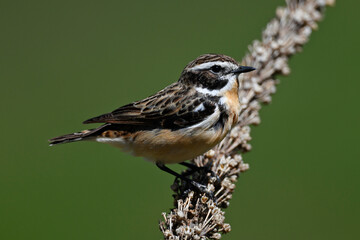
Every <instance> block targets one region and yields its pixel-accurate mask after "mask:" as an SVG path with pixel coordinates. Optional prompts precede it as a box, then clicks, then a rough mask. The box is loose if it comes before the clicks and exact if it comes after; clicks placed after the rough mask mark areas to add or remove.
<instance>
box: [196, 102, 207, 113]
mask: <svg viewBox="0 0 360 240" xmlns="http://www.w3.org/2000/svg"><path fill="white" fill-rule="evenodd" d="M204 110H205V107H204V104H203V103H202V104H200V105H199V106H197V107H196V108H195V109H194V112H200V111H204Z"/></svg>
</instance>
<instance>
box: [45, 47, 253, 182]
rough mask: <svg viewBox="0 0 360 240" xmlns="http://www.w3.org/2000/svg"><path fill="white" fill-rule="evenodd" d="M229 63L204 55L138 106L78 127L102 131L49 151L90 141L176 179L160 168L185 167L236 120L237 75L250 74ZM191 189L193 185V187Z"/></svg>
mask: <svg viewBox="0 0 360 240" xmlns="http://www.w3.org/2000/svg"><path fill="white" fill-rule="evenodd" d="M254 70H255V68H253V67H250V66H241V65H240V64H239V63H238V62H237V61H236V60H235V59H233V58H232V57H229V56H226V55H222V54H204V55H201V56H199V57H197V58H196V59H195V60H193V61H191V62H190V63H188V64H187V65H186V67H185V68H184V69H183V71H182V72H181V75H180V77H179V80H178V81H177V82H175V83H173V84H171V85H169V86H167V87H165V88H164V89H163V90H161V91H159V92H157V93H155V94H154V95H151V96H149V97H147V98H145V99H143V100H139V101H135V102H132V103H130V104H127V105H124V106H122V107H119V108H117V109H115V110H114V111H112V112H110V113H105V114H102V115H99V116H97V117H93V118H90V119H88V120H86V121H84V122H83V123H84V124H90V123H102V124H103V125H101V126H99V127H97V128H93V129H88V130H83V131H81V132H76V133H71V134H67V135H63V136H59V137H55V138H52V139H50V140H49V142H50V145H51V146H52V145H57V144H61V143H69V142H77V141H83V140H89V141H96V142H100V143H106V144H110V145H112V146H115V147H119V148H120V149H122V150H123V151H126V152H130V153H131V154H133V155H135V156H141V157H144V158H145V159H147V160H149V161H151V162H154V163H156V165H157V166H158V167H159V168H160V169H162V170H164V171H166V172H169V173H171V174H173V175H175V176H177V177H180V178H182V179H184V177H183V176H181V175H179V174H177V173H176V172H174V171H172V170H171V169H169V168H168V167H166V166H165V164H174V163H180V164H183V165H185V166H188V167H191V165H190V164H188V163H185V161H186V160H191V159H193V158H195V157H197V156H199V155H201V154H203V153H205V152H207V151H208V150H210V149H211V148H213V147H214V146H215V145H217V144H218V143H219V142H220V141H221V140H222V139H223V138H224V137H225V136H226V135H227V134H228V133H229V132H230V130H231V129H232V128H233V127H234V126H235V125H236V123H237V122H238V118H239V114H240V102H239V96H238V92H239V90H240V89H241V88H242V83H241V77H240V74H242V73H247V72H251V71H254ZM193 184H195V185H196V183H193Z"/></svg>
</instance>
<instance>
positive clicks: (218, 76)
mask: <svg viewBox="0 0 360 240" xmlns="http://www.w3.org/2000/svg"><path fill="white" fill-rule="evenodd" d="M253 70H255V68H253V67H246V66H240V65H239V64H238V63H237V62H236V61H235V60H234V59H233V58H231V57H229V56H226V55H220V54H205V55H201V56H199V57H198V58H196V59H195V60H193V61H192V62H190V63H189V64H188V65H187V66H186V67H185V69H184V70H183V72H182V73H181V76H180V79H179V81H180V82H182V83H184V84H187V85H190V86H193V87H195V88H196V90H197V91H199V92H201V93H204V94H209V95H219V94H221V92H225V91H227V90H229V89H231V88H233V87H234V86H235V85H236V84H237V86H239V78H238V77H239V75H240V74H241V73H246V72H251V71H253Z"/></svg>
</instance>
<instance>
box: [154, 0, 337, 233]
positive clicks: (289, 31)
mask: <svg viewBox="0 0 360 240" xmlns="http://www.w3.org/2000/svg"><path fill="white" fill-rule="evenodd" d="M286 3H287V6H286V7H279V8H278V9H277V10H276V17H275V18H274V19H273V20H271V21H270V22H269V23H268V25H267V26H266V29H265V30H264V31H263V34H262V41H261V42H260V41H254V43H253V44H252V45H251V46H249V51H250V52H249V54H247V55H246V56H245V58H244V59H243V61H242V64H243V65H245V66H253V67H255V68H256V69H257V70H256V71H254V72H252V73H250V74H246V75H244V76H243V79H242V89H241V91H240V92H239V99H240V102H241V104H242V110H241V114H240V118H239V123H238V125H237V126H236V127H235V128H233V130H232V131H231V133H230V134H229V135H228V136H227V137H226V138H225V139H224V140H223V141H222V142H221V143H220V144H219V145H217V146H216V147H215V148H214V149H212V150H210V151H209V152H207V153H205V154H204V155H202V156H199V157H197V158H195V159H193V162H194V163H195V164H196V165H197V166H210V168H211V170H212V171H213V172H214V173H215V174H216V175H217V177H215V176H211V174H210V173H207V174H206V173H204V172H201V173H199V172H195V173H193V174H192V175H191V176H190V177H191V178H192V179H194V180H195V181H197V182H200V183H203V184H205V185H206V186H207V189H208V190H209V191H212V192H214V196H215V199H216V202H214V201H213V200H212V199H209V197H208V196H206V195H205V194H203V193H198V192H194V191H191V190H189V188H188V186H187V183H185V182H181V181H175V182H174V184H173V185H172V189H173V190H174V192H175V194H174V199H175V204H174V205H175V206H174V208H173V209H172V210H171V212H170V213H168V214H167V213H163V214H162V215H163V217H164V220H163V221H161V222H160V229H161V231H162V232H163V234H164V238H165V239H176V240H177V239H179V240H180V239H202V240H205V239H220V238H221V236H222V234H224V233H227V232H229V231H231V227H230V225H229V224H227V223H225V222H224V220H225V217H224V214H225V212H224V211H223V210H222V209H224V208H226V207H227V206H229V200H230V199H231V198H232V193H233V191H234V189H235V183H236V181H237V179H238V177H239V175H240V173H242V172H245V171H246V170H248V169H249V165H248V164H247V163H244V162H243V159H242V155H241V154H240V153H239V152H241V153H244V152H247V151H250V150H251V145H250V144H249V143H248V142H249V141H250V140H251V137H250V127H249V126H250V125H255V124H259V123H260V117H259V110H260V108H261V103H269V102H270V101H271V94H273V93H275V91H276V87H275V85H276V84H277V83H278V81H277V80H276V78H275V76H276V75H279V74H280V75H288V74H289V73H290V68H289V66H288V60H289V58H290V57H291V56H292V55H294V54H295V53H296V52H299V51H300V50H301V49H302V46H303V45H304V44H305V43H306V42H307V41H308V40H309V37H310V34H311V32H312V31H313V30H315V29H317V28H318V25H317V22H318V21H320V20H321V18H322V16H323V12H324V10H325V7H326V6H327V5H328V6H329V5H334V4H335V0H288V1H286Z"/></svg>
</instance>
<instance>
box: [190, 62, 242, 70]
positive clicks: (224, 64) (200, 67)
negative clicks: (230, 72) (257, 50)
mask: <svg viewBox="0 0 360 240" xmlns="http://www.w3.org/2000/svg"><path fill="white" fill-rule="evenodd" d="M214 65H219V66H220V67H223V68H230V69H237V68H238V67H239V66H238V65H236V64H234V63H231V62H221V61H215V62H207V63H202V64H200V65H197V66H195V67H192V68H190V69H189V70H190V71H197V70H204V69H209V68H211V67H212V66H214Z"/></svg>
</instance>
